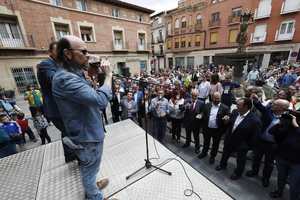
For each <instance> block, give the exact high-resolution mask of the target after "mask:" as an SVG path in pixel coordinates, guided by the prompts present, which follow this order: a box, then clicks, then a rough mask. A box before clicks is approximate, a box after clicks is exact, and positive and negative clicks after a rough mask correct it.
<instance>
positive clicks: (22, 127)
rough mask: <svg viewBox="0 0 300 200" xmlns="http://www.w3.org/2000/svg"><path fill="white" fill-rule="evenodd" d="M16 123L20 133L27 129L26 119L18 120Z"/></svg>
mask: <svg viewBox="0 0 300 200" xmlns="http://www.w3.org/2000/svg"><path fill="white" fill-rule="evenodd" d="M16 122H17V123H18V124H19V125H20V126H21V130H22V132H23V131H26V130H27V129H29V126H28V121H27V120H26V119H23V120H19V119H18V120H17V121H16Z"/></svg>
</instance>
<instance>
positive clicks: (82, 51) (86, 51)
mask: <svg viewBox="0 0 300 200" xmlns="http://www.w3.org/2000/svg"><path fill="white" fill-rule="evenodd" d="M68 50H70V51H81V53H82V54H83V55H86V54H88V53H89V51H88V50H85V49H68Z"/></svg>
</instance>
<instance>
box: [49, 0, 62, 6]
mask: <svg viewBox="0 0 300 200" xmlns="http://www.w3.org/2000/svg"><path fill="white" fill-rule="evenodd" d="M50 3H51V4H53V5H57V6H62V3H61V0H50Z"/></svg>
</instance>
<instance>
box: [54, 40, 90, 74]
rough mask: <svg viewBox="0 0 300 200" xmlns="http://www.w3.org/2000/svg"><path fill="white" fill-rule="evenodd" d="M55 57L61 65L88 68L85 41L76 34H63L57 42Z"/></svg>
mask: <svg viewBox="0 0 300 200" xmlns="http://www.w3.org/2000/svg"><path fill="white" fill-rule="evenodd" d="M57 58H58V61H60V62H62V63H63V67H65V68H67V69H69V68H70V67H71V66H72V67H75V68H79V69H89V67H90V66H89V63H88V60H89V54H88V51H87V47H86V45H85V43H84V42H83V41H82V40H81V39H80V38H79V37H76V36H73V35H65V36H63V37H61V38H60V39H59V41H58V42H57Z"/></svg>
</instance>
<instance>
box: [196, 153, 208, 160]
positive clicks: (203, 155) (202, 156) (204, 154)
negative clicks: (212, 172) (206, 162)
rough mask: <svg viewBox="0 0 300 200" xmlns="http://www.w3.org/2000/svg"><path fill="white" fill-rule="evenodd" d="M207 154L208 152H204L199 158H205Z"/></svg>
mask: <svg viewBox="0 0 300 200" xmlns="http://www.w3.org/2000/svg"><path fill="white" fill-rule="evenodd" d="M205 156H207V154H206V153H203V152H202V153H201V154H200V155H199V156H198V158H199V159H201V158H204V157H205Z"/></svg>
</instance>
